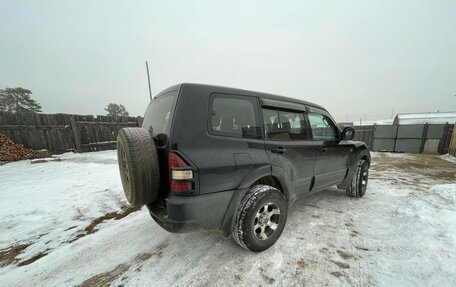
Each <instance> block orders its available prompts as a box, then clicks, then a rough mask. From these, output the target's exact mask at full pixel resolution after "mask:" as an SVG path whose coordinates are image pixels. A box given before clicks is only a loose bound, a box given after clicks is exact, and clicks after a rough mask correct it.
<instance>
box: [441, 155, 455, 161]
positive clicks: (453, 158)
mask: <svg viewBox="0 0 456 287" xmlns="http://www.w3.org/2000/svg"><path fill="white" fill-rule="evenodd" d="M440 158H441V159H444V160H447V161H449V162H452V163H456V157H454V156H452V155H450V154H448V153H447V154H444V155H441V156H440Z"/></svg>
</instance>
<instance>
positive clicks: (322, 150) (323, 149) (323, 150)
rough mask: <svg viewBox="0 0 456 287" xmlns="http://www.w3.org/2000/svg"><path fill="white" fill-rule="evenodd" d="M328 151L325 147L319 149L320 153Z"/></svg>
mask: <svg viewBox="0 0 456 287" xmlns="http://www.w3.org/2000/svg"><path fill="white" fill-rule="evenodd" d="M327 150H328V148H327V147H325V146H320V147H318V151H319V152H325V151H327Z"/></svg>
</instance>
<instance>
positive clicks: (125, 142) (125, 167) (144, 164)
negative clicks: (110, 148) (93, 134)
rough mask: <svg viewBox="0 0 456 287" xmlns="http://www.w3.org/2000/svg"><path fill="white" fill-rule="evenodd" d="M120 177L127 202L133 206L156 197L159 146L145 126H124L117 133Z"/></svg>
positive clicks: (158, 182) (158, 175) (158, 178)
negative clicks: (157, 146) (157, 147)
mask: <svg viewBox="0 0 456 287" xmlns="http://www.w3.org/2000/svg"><path fill="white" fill-rule="evenodd" d="M117 159H118V162H119V171H120V178H121V179H122V186H123V190H124V192H125V196H126V197H127V200H128V202H129V203H130V204H131V205H133V206H141V205H143V204H147V203H152V202H154V201H156V200H157V198H158V192H159V186H160V170H159V166H158V157H157V149H156V148H155V143H154V140H153V138H152V137H151V135H150V134H149V132H148V131H147V130H145V129H143V128H123V129H121V130H120V131H119V134H118V135H117Z"/></svg>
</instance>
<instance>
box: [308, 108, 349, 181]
mask: <svg viewBox="0 0 456 287" xmlns="http://www.w3.org/2000/svg"><path fill="white" fill-rule="evenodd" d="M307 117H308V121H309V124H310V130H311V133H312V139H313V142H314V144H315V145H316V162H315V169H314V175H315V187H314V189H315V190H317V189H321V188H324V187H328V186H331V185H335V184H339V183H341V182H342V181H343V179H344V178H345V176H346V173H347V164H348V153H349V152H348V150H349V147H348V146H347V145H346V144H345V141H340V137H341V133H340V131H339V129H338V128H337V126H336V124H335V123H334V121H333V120H332V118H331V116H330V115H329V113H328V112H326V111H324V110H321V109H317V108H313V107H311V108H309V112H308V113H307Z"/></svg>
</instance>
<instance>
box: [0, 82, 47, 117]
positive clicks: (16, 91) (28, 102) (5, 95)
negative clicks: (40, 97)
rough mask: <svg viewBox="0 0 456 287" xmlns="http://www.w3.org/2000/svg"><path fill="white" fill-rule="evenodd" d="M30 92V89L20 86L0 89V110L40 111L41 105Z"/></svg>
mask: <svg viewBox="0 0 456 287" xmlns="http://www.w3.org/2000/svg"><path fill="white" fill-rule="evenodd" d="M31 94H32V91H30V90H27V89H24V88H20V87H19V88H6V89H2V90H0V111H7V112H14V113H17V112H32V113H40V112H41V105H40V104H39V103H38V102H36V101H35V100H34V99H32V98H31V97H30V95H31Z"/></svg>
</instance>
